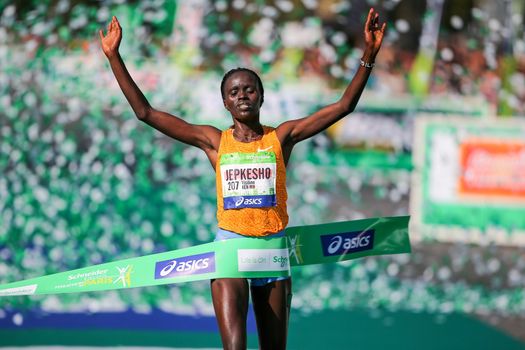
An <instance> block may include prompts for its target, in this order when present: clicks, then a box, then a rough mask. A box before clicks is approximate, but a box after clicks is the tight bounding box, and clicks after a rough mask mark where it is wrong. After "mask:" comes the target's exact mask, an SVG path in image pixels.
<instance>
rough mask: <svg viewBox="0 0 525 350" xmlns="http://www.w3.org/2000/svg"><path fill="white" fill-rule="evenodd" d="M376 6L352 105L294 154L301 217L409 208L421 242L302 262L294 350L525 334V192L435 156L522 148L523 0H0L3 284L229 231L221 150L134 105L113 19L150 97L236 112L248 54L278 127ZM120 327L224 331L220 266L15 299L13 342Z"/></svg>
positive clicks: (218, 121)
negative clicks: (166, 128) (219, 194)
mask: <svg viewBox="0 0 525 350" xmlns="http://www.w3.org/2000/svg"><path fill="white" fill-rule="evenodd" d="M370 6H373V7H374V8H376V10H378V11H379V13H380V15H381V19H382V20H384V21H386V22H387V25H388V30H387V36H386V38H385V42H384V44H383V48H382V50H381V52H380V54H379V56H378V59H377V62H376V67H375V68H374V71H373V73H372V76H371V78H370V81H369V83H368V85H367V89H366V90H365V92H364V94H363V96H362V99H361V101H360V104H359V106H358V108H357V110H356V111H355V112H354V113H353V114H352V116H351V117H350V118H347V119H344V120H343V121H342V122H340V123H338V124H337V125H336V126H334V127H333V128H331V129H330V130H328V131H327V132H325V133H322V134H320V135H318V136H316V137H314V138H313V139H311V140H308V141H305V142H303V143H301V144H299V145H298V146H297V147H296V149H295V150H294V154H293V156H292V158H291V160H290V164H289V167H288V189H289V201H288V206H289V214H290V219H291V221H290V225H291V226H296V225H306V224H315V223H322V222H330V221H339V220H354V219H360V218H365V217H374V216H389V215H407V214H410V215H412V218H413V221H414V222H415V223H416V225H414V226H412V228H411V235H412V236H413V252H412V253H411V254H410V255H399V256H385V257H373V258H364V259H360V260H358V261H352V262H347V263H342V264H337V265H323V266H313V267H309V268H303V269H297V270H294V271H293V275H294V299H293V311H292V325H291V330H290V347H292V348H301V349H304V348H321V347H323V346H324V347H331V348H345V347H354V348H361V347H360V345H359V344H367V348H369V349H372V348H382V347H384V346H385V345H387V346H388V345H391V346H393V347H394V348H405V349H412V348H413V349H415V348H421V347H424V348H428V349H433V348H437V346H439V347H444V346H446V347H449V348H455V346H456V345H457V348H458V349H462V348H476V349H480V348H491V349H515V348H516V349H518V348H524V347H525V346H524V342H525V332H524V329H525V326H524V325H525V316H524V315H525V295H524V289H523V287H524V286H525V255H524V254H523V244H522V242H523V240H524V239H525V238H524V237H525V215H524V214H523V213H525V205H524V203H525V191H524V190H523V188H522V187H520V188H517V189H516V190H515V193H513V194H512V196H511V197H512V198H511V199H509V198H510V197H509V196H510V195H509V196H507V197H505V198H500V197H490V196H488V197H486V196H485V197H473V198H469V199H468V200H463V199H462V198H459V197H458V196H457V195H456V194H454V195H451V196H449V197H447V198H448V199H446V200H442V199H440V198H442V197H440V193H444V192H440V191H444V190H442V188H441V187H440V186H441V183H440V182H439V181H437V180H436V181H437V182H436V181H434V180H432V176H433V175H432V174H434V173H432V172H430V173H427V172H426V171H427V170H428V169H434V168H437V169H441V168H447V169H448V168H450V169H452V170H450V172H449V173H444V174H445V175H444V176H449V175H450V174H452V175H454V176H456V175H457V172H458V170H457V169H459V168H458V167H459V165H457V164H456V163H454V162H456V158H454V157H453V156H451V155H453V154H457V149H459V148H460V146H461V144H462V142H463V141H462V140H465V139H469V138H468V137H466V136H465V135H467V136H468V135H471V136H472V135H474V136H475V135H477V136H478V137H479V135H482V136H484V135H489V136H490V139H491V140H493V141H494V140H496V141H494V142H500V143H501V142H503V143H504V142H507V141H508V140H510V141H512V142H517V143H518V145H521V146H520V147H522V148H521V149H524V150H525V145H524V141H523V140H525V126H524V120H525V119H524V115H525V103H524V102H525V37H524V29H523V17H524V15H525V5H524V3H523V2H522V1H520V0H506V1H500V2H498V3H496V2H493V1H489V0H461V1H441V0H427V1H422V0H421V1H418V0H368V1H355V0H354V1H337V0H326V1H321V0H275V1H257V0H253V1H248V0H234V1H211V0H192V1H169V0H150V1H125V0H104V1H102V0H101V1H80V0H78V1H75V0H58V1H56V0H47V1H0V173H1V174H2V175H1V176H0V283H8V282H13V281H17V280H22V279H26V278H31V277H37V276H41V275H45V274H51V273H55V272H60V271H66V270H71V269H74V268H78V267H84V266H89V265H93V264H98V263H102V262H107V261H113V260H117V259H123V258H128V257H134V256H140V255H145V254H150V253H155V252H161V251H166V250H173V249H177V248H182V247H187V246H191V245H195V244H200V243H204V242H209V241H210V240H212V239H213V235H214V231H215V227H216V219H215V207H216V203H215V201H216V198H215V185H214V184H215V182H214V174H213V172H212V168H211V166H210V165H209V163H208V161H207V159H206V158H205V156H204V154H203V153H202V152H200V151H199V150H198V149H194V148H191V147H189V146H185V145H182V144H180V143H177V142H173V141H172V140H171V139H169V138H168V137H166V136H164V135H162V134H161V133H159V132H157V131H155V130H152V129H151V128H150V127H148V126H146V125H143V124H141V123H140V122H138V121H137V120H136V119H135V117H134V115H133V112H132V110H131V108H130V107H129V106H128V104H127V102H126V100H125V98H124V97H123V95H122V93H121V92H120V90H119V88H118V85H117V84H116V82H115V80H114V78H113V75H112V73H111V70H110V69H109V65H108V64H107V62H106V59H105V57H104V54H103V53H102V51H101V49H100V46H99V42H98V40H99V39H98V30H99V29H104V28H105V27H106V25H107V23H108V22H109V20H110V19H111V16H112V15H116V16H117V17H118V19H119V21H120V23H121V25H122V27H123V35H124V37H123V41H122V44H121V50H120V51H121V54H122V56H123V58H124V60H125V62H126V64H127V66H128V69H129V70H130V73H131V74H132V76H133V77H134V78H135V80H136V82H137V84H138V85H139V86H140V87H141V89H142V91H143V92H144V93H145V94H146V96H147V97H148V98H149V100H150V102H151V104H152V105H153V106H155V107H156V108H158V109H161V110H165V111H168V112H170V113H173V114H176V115H179V116H181V117H183V118H184V119H185V120H187V121H190V122H194V123H206V124H211V125H214V126H217V127H220V128H227V127H228V126H229V125H230V124H231V119H230V116H229V115H228V114H227V113H226V111H225V110H224V108H223V106H222V101H221V97H220V91H219V86H220V81H221V79H222V75H223V74H224V73H225V72H226V71H227V70H229V69H231V68H235V67H238V66H246V67H250V68H252V69H254V70H256V71H257V72H259V73H260V74H261V77H262V80H263V83H264V86H265V104H264V105H263V108H262V111H261V115H262V121H263V122H264V123H265V124H268V125H272V126H276V125H278V124H279V123H280V122H282V121H285V120H288V119H292V118H299V117H303V116H305V115H308V114H309V113H311V112H312V111H315V110H316V109H317V108H319V107H320V106H322V105H324V104H327V103H330V102H332V101H334V100H335V99H336V98H337V97H338V96H339V95H340V94H341V92H342V91H343V89H344V87H345V84H346V83H347V82H348V81H349V80H350V79H351V78H352V76H353V74H354V72H355V70H356V69H357V66H358V64H359V58H360V56H361V54H362V48H363V46H362V28H363V24H364V19H365V16H366V13H367V11H368V9H369V8H370ZM431 120H437V121H439V123H441V124H438V127H436V126H434V125H433V124H431V122H430V121H431ZM458 120H460V122H458ZM439 125H445V126H444V127H443V126H439ZM482 125H483V129H479V130H478V129H476V128H481V126H482ZM425 128H427V129H425ZM432 128H434V129H432ZM436 128H442V129H444V130H445V131H444V132H443V133H445V134H446V135H448V136H450V135H452V136H451V137H449V138H443V137H442V138H439V137H441V136H439V135H441V134H439V135H438V136H439V137H438V136H435V138H433V137H434V136H432V132H431V131H432V130H435V129H436ZM474 129H475V130H474ZM425 130H427V131H425ZM428 130H430V131H428ZM440 130H441V129H440ZM447 130H448V131H447ZM472 130H474V131H472ZM480 130H481V131H480ZM491 130H492V131H491ZM494 130H504V131H502V132H501V131H498V132H494ZM509 130H510V131H509ZM495 133H496V134H498V135H499V136H494V134H495ZM474 136H472V137H474ZM465 137H466V138H465ZM469 137H470V136H469ZM472 137H471V138H472ZM484 137H485V136H484ZM445 139H446V140H452V141H451V144H450V145H449V144H448V143H440V144H439V145H437V144H435V142H438V141H439V140H445ZM520 140H521V141H520ZM519 142H521V144H519ZM434 150H439V152H441V153H439V154H438V155H437V156H435V154H437V153H436V152H437V151H436V152H434ZM433 152H434V153H433ZM511 156H512V157H514V158H512V160H510V161H509V162H508V164H507V163H505V164H506V165H505V167H506V168H505V169H506V170H505V169H504V170H505V171H506V173H505V174H507V173H512V171H514V173H513V174H514V175H513V176H514V177H512V176H511V177H510V178H511V179H514V180H512V181H515V183H516V184H517V185H518V186H525V185H523V183H524V182H525V181H524V180H523V179H524V178H525V175H524V174H525V172H521V170H522V169H525V165H523V164H525V161H524V159H525V153H523V152H522V153H519V152H517V153H515V154H514V153H513V154H512V155H511ZM441 161H442V163H440V162H441ZM507 168H509V169H511V170H508V169H507ZM505 171H504V172H505ZM524 171H525V170H524ZM437 174H438V178H439V176H440V175H439V174H442V173H437ZM452 175H450V176H452ZM478 175H479V174H478ZM479 176H483V173H480V175H479ZM515 178H517V180H516V179H515ZM429 179H430V180H429ZM520 179H521V180H520ZM456 180H457V179H456V177H454V178H453V179H452V180H450V181H451V182H449V183H452V185H451V186H452V187H453V189H452V190H451V191H455V187H454V186H455V185H454V184H456V182H455V181H456ZM507 180H508V179H507ZM433 181H434V182H433ZM508 181H511V180H508ZM520 181H521V182H520ZM520 183H521V184H522V185H520ZM433 193H438V194H433ZM447 193H448V192H447ZM454 193H455V192H454ZM458 198H459V199H458ZM443 201H444V202H443ZM458 207H460V208H459V209H460V210H459V211H458ZM428 213H431V214H430V215H429V214H428ZM473 230H475V233H476V237H478V238H477V239H471V237H472V235H473V233H472V232H473ZM452 236H453V239H450V238H451V237H452ZM97 315H98V316H97ZM97 317H100V318H97ZM159 320H163V321H162V322H160V321H159ZM192 322H194V323H192ZM161 323H162V325H161ZM342 325H343V326H345V327H341V326H342ZM249 329H250V334H251V335H250V336H251V338H250V342H251V343H250V347H257V343H256V338H255V333H254V332H255V330H254V329H255V328H254V326H253V320H251V321H250V328H249ZM57 331H58V332H57ZM427 333H428V334H429V335H430V337H432V339H431V340H429V339H428V338H423V335H424V334H427ZM28 335H31V336H28ZM203 335H206V336H203ZM323 335H324V337H323ZM361 335H362V339H360V338H359V337H360V336H361ZM434 338H436V339H438V338H439V339H440V341H435V340H434ZM126 339H127V340H126ZM356 339H359V340H357V342H358V343H357V344H358V345H356ZM447 339H448V341H446V340H447ZM116 344H121V345H126V346H131V345H141V346H170V347H220V342H219V340H218V335H217V331H216V327H215V325H214V320H213V308H212V306H211V297H210V293H209V287H208V284H207V283H191V284H182V285H173V286H162V287H155V288H140V289H129V290H122V291H114V292H107V293H85V294H71V295H59V296H32V297H16V298H15V297H10V298H1V299H0V346H27V345H96V346H114V345H116ZM463 345H464V346H463ZM434 346H435V347H434ZM363 347H364V345H363Z"/></svg>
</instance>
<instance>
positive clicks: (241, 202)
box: [224, 194, 277, 209]
mask: <svg viewBox="0 0 525 350" xmlns="http://www.w3.org/2000/svg"><path fill="white" fill-rule="evenodd" d="M276 205H277V199H276V197H275V194H273V195H267V196H233V197H225V198H224V209H238V208H264V207H274V206H276Z"/></svg>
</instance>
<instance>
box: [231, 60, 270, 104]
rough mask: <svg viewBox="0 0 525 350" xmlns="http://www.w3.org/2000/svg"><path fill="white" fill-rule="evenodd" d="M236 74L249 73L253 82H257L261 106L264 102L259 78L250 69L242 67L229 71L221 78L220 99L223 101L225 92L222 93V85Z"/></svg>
mask: <svg viewBox="0 0 525 350" xmlns="http://www.w3.org/2000/svg"><path fill="white" fill-rule="evenodd" d="M238 72H246V73H249V74H251V75H252V76H253V77H254V78H255V80H256V81H257V85H258V87H259V91H260V92H261V104H262V103H263V102H264V88H263V84H262V81H261V78H260V77H259V75H258V74H257V73H255V72H254V71H253V70H251V69H248V68H243V67H237V68H234V69H232V70H230V71H228V72H227V73H226V74H224V77H222V81H221V96H222V99H223V100H224V99H225V92H224V85H225V84H226V81H227V80H228V79H229V78H230V77H231V76H232V75H233V74H235V73H238Z"/></svg>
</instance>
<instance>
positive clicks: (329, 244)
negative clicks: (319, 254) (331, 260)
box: [321, 230, 374, 256]
mask: <svg viewBox="0 0 525 350" xmlns="http://www.w3.org/2000/svg"><path fill="white" fill-rule="evenodd" d="M321 244H322V246H323V254H324V256H333V255H345V254H349V253H353V252H361V251H364V250H370V249H373V248H374V230H366V231H357V232H343V233H337V234H333V235H323V236H321Z"/></svg>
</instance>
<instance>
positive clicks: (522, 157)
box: [458, 139, 525, 201]
mask: <svg viewBox="0 0 525 350" xmlns="http://www.w3.org/2000/svg"><path fill="white" fill-rule="evenodd" d="M460 167H461V171H460V174H459V179H458V181H459V183H458V191H459V194H460V195H482V196H489V197H497V198H500V199H501V198H507V199H511V200H520V201H521V200H524V201H525V141H521V140H518V141H502V140H501V139H499V140H498V139H470V140H467V141H466V142H464V143H462V144H461V146H460Z"/></svg>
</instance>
